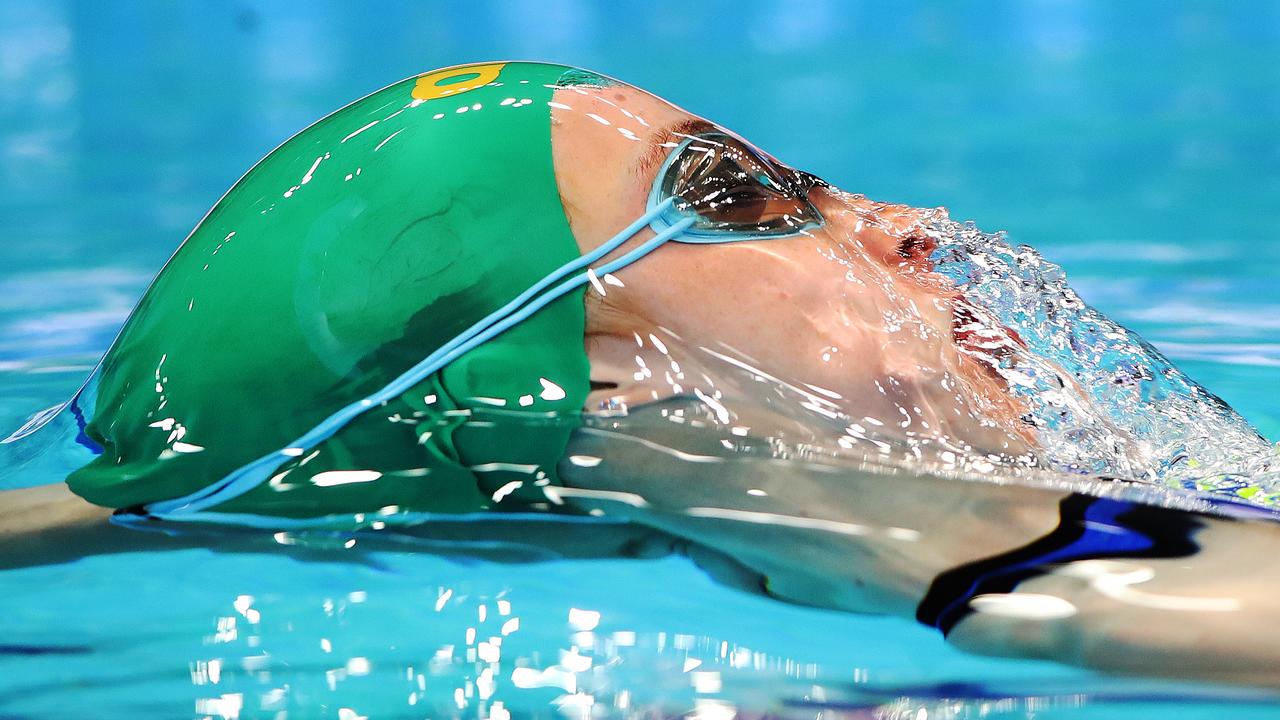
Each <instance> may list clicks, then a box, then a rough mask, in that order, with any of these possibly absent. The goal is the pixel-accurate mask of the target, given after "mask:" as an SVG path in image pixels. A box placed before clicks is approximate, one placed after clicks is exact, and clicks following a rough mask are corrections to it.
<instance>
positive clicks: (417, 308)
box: [67, 63, 600, 518]
mask: <svg viewBox="0 0 1280 720" xmlns="http://www.w3.org/2000/svg"><path fill="white" fill-rule="evenodd" d="M599 80H600V78H599V77H598V76H594V75H591V74H590V73H584V72H583V71H580V70H574V69H572V68H567V67H563V66H559V65H547V64H537V63H492V64H484V65H467V66H462V67H456V68H449V69H445V70H440V71H436V72H432V73H428V74H426V75H423V76H421V77H418V78H412V79H409V80H405V81H403V82H400V83H397V84H395V85H392V86H390V87H388V88H385V89H383V90H380V91H378V92H376V93H374V94H372V95H369V96H368V97H366V98H364V99H361V100H358V101H356V102H354V103H352V104H351V105H348V106H347V107H345V108H343V109H341V110H339V111H337V112H335V113H333V114H332V115H329V116H328V117H326V118H324V119H323V120H320V121H319V122H317V123H315V124H314V125H312V126H311V127H309V128H307V129H306V130H303V131H302V132H301V133H299V134H298V135H296V136H295V137H293V138H292V139H290V140H289V141H287V142H286V143H284V144H283V145H282V146H280V147H279V148H277V149H276V150H275V151H273V152H272V153H271V154H269V155H268V156H267V157H266V158H264V159H263V160H262V161H261V162H259V163H258V164H257V165H256V166H255V167H254V168H253V169H252V170H250V171H249V173H248V174H246V175H245V176H244V177H243V178H242V179H241V180H240V181H239V182H237V183H236V184H235V186H234V187H232V188H231V190H230V191H229V192H228V193H227V194H226V196H224V197H223V198H222V199H221V200H220V201H219V202H218V204H217V205H215V206H214V208H213V209H212V210H211V211H210V212H209V214H208V216H206V217H205V219H204V220H203V221H202V222H201V223H200V224H199V225H198V226H197V227H196V229H195V230H194V231H193V232H192V234H191V236H190V237H188V238H187V240H186V242H185V243H183V245H182V246H181V247H180V248H179V249H178V251H177V253H176V254H175V255H174V256H173V258H172V259H171V260H170V261H169V263H168V264H167V265H166V266H165V267H164V269H163V270H162V271H161V272H160V274H159V276H158V277H157V278H156V279H155V281H154V283H153V284H152V286H151V288H150V289H149V290H148V291H147V293H146V295H145V296H144V297H143V298H142V301H141V302H140V303H139V305H138V307H137V309H136V310H135V311H134V312H133V314H132V315H131V316H130V318H129V320H128V321H127V323H126V324H125V327H124V329H123V331H122V332H121V335H120V337H119V338H118V340H117V341H116V343H115V345H114V346H113V347H112V348H111V350H110V351H109V352H108V354H107V355H106V357H105V358H104V360H103V364H102V366H101V368H100V374H99V376H98V378H97V383H98V384H97V393H96V400H95V402H94V407H93V413H92V419H91V421H90V422H89V423H88V426H87V428H86V433H87V435H88V436H89V438H91V439H92V440H93V441H94V442H96V443H97V444H99V445H101V446H102V448H103V453H102V454H101V455H99V456H98V457H97V458H96V459H95V460H94V461H92V462H91V463H89V464H88V465H86V466H84V467H82V468H80V469H78V470H76V471H75V472H74V473H72V474H71V475H70V476H69V477H68V479H67V482H68V484H69V486H70V488H71V489H72V491H74V492H75V493H77V494H78V495H80V496H81V497H83V498H85V499H86V500H88V501H90V502H92V503H95V504H98V505H103V506H107V507H112V508H130V507H137V506H141V505H144V504H147V503H151V502H155V501H158V500H165V499H170V498H178V497H183V496H185V495H188V494H190V493H193V492H196V491H199V490H201V489H202V488H206V487H209V486H210V485H211V484H213V483H216V482H217V481H219V480H220V479H221V478H223V477H224V476H226V475H227V474H228V473H229V472H232V471H234V470H236V469H237V468H239V467H241V466H242V465H244V464H245V463H247V462H250V461H252V460H254V459H256V458H259V457H261V456H263V455H266V454H268V453H271V452H273V451H276V450H279V449H280V448H283V447H286V446H288V444H289V443H290V442H291V441H292V440H293V439H294V438H297V437H300V436H302V435H303V434H304V433H305V432H307V431H308V430H309V429H311V428H312V427H314V426H316V424H317V423H319V422H321V421H322V420H324V418H326V417H328V416H329V415H330V414H331V413H332V412H334V411H335V410H336V409H337V408H340V407H343V406H346V405H348V404H350V403H352V402H358V401H359V400H360V398H363V397H365V396H367V395H369V394H371V393H373V392H375V391H377V390H378V389H379V388H382V387H384V386H385V385H387V383H389V382H390V381H391V380H393V379H394V378H396V377H398V376H399V375H400V374H401V373H403V372H405V371H406V370H407V369H408V368H410V367H412V366H413V365H414V364H415V363H417V362H418V361H420V360H421V359H422V358H424V357H425V356H427V355H428V354H430V353H431V352H432V351H434V350H436V349H437V348H439V347H440V346H441V345H442V344H444V343H446V342H447V341H449V340H450V339H451V338H454V337H455V336H457V335H458V333H460V332H461V331H463V330H465V329H466V328H468V327H470V326H471V325H472V324H474V323H476V322H477V321H478V320H480V319H481V318H483V317H484V316H486V315H487V314H488V313H490V312H492V311H493V310H494V309H496V308H498V307H499V306H501V305H503V304H504V303H506V302H507V301H509V300H511V299H512V298H513V297H515V296H516V295H518V294H519V293H521V292H522V291H524V290H525V289H526V288H528V287H530V286H531V285H532V284H533V283H535V282H536V281H538V280H539V279H541V278H542V277H543V276H545V275H547V274H548V273H549V272H551V271H553V270H555V269H557V268H559V267H560V266H562V265H564V264H565V263H567V262H569V261H572V260H574V259H575V258H577V257H578V256H579V254H580V253H579V251H578V246H577V244H576V242H575V240H574V237H573V234H572V232H571V231H570V228H569V224H568V221H567V220H566V218H565V215H564V210H563V208H562V206H561V202H560V196H559V192H558V190H557V186H556V179H555V171H554V167H553V164H552V154H551V121H550V118H551V114H550V113H551V111H550V108H549V107H548V102H550V101H551V100H552V97H553V93H554V92H555V89H556V88H557V87H559V86H561V85H562V84H584V83H591V82H599ZM584 325H585V318H584V309H583V295H582V290H581V289H579V290H576V291H574V292H571V293H569V294H568V295H565V296H563V297H561V298H559V299H557V300H555V301H554V302H552V303H551V304H549V305H548V306H546V307H545V308H543V309H542V310H540V311H538V313H537V314H536V315H534V316H533V317H532V318H530V319H529V320H528V321H527V322H524V323H521V324H520V325H517V326H515V327H513V328H511V329H509V330H507V331H505V332H504V333H503V334H502V335H500V336H498V337H497V338H496V339H494V340H492V341H490V342H488V343H486V344H484V345H481V346H480V347H478V348H476V349H474V350H472V351H470V352H468V353H466V354H465V355H463V356H462V357H460V358H458V359H457V360H455V361H453V362H452V363H450V364H449V365H447V366H445V367H444V368H443V369H442V370H440V371H438V372H436V373H434V374H433V375H431V376H430V377H428V378H427V379H426V380H424V381H422V382H420V383H418V385H416V386H415V387H413V388H412V390H410V391H409V392H405V393H403V394H402V395H401V396H399V398H398V399H396V400H394V401H391V402H388V403H386V404H385V405H382V406H378V407H373V408H371V409H370V410H369V411H367V412H364V413H363V414H361V415H360V416H359V417H357V418H355V419H354V420H352V421H351V422H350V423H348V424H346V425H345V426H344V427H343V429H342V430H340V431H339V432H338V433H337V434H336V435H334V436H332V437H331V438H330V439H328V440H326V441H324V442H323V443H322V444H320V445H318V446H316V447H314V448H307V449H305V450H300V451H299V452H298V453H297V455H296V456H295V457H293V458H292V459H291V460H289V461H288V462H285V463H283V464H281V465H280V467H279V468H277V469H276V470H275V471H274V473H273V476H272V478H271V479H270V480H269V481H268V482H266V483H264V484H262V485H260V486H258V487H256V488H254V489H253V490H250V491H249V492H247V493H245V494H243V495H240V496H239V497H236V498H234V499H231V500H228V501H227V502H224V503H223V504H222V505H219V506H217V507H215V508H213V509H214V510H216V511H219V512H238V513H252V514H258V515H273V516H281V517H293V518H301V517H314V516H320V515H328V514H335V513H359V512H376V511H378V510H380V509H383V510H384V512H390V511H386V510H385V508H387V507H389V506H394V507H395V508H397V509H400V510H404V511H429V512H468V511H475V510H481V509H485V508H488V507H491V506H492V505H494V504H495V502H497V501H498V500H500V499H502V498H509V499H516V498H523V499H524V500H525V501H537V500H541V499H542V493H541V492H540V490H539V486H540V485H546V484H548V483H552V482H555V467H556V463H557V462H558V460H559V459H560V457H561V455H562V454H563V452H564V448H565V445H566V443H567V441H568V436H569V433H570V432H572V430H573V428H574V427H576V426H577V422H578V417H579V412H580V410H581V408H582V404H583V402H584V400H585V397H586V394H587V392H588V390H589V368H588V364H587V358H586V354H585V351H584V349H583V335H584ZM509 499H508V500H505V501H507V502H509V501H510V500H509Z"/></svg>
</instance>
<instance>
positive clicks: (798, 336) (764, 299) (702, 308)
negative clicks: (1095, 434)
mask: <svg viewBox="0 0 1280 720" xmlns="http://www.w3.org/2000/svg"><path fill="white" fill-rule="evenodd" d="M556 103H557V105H559V106H560V107H554V108H553V113H552V145H553V152H554V156H555V168H556V177H557V182H558V184H559V189H560V195H561V199H562V201H563V204H564V208H565V212H566V214H567V216H568V218H569V222H570V225H571V226H572V228H573V232H574V235H575V237H576V239H577V241H578V244H579V246H580V247H581V249H582V250H583V251H584V252H586V251H589V250H591V249H594V248H596V247H598V246H599V245H601V244H602V243H604V242H605V241H607V240H608V239H610V238H611V237H613V236H614V234H615V233H617V232H618V231H619V230H620V229H621V228H623V227H625V226H626V225H628V224H630V223H631V222H632V221H634V220H635V219H636V218H638V217H640V216H641V215H643V214H644V212H645V210H646V201H647V198H648V195H649V192H650V189H651V188H652V187H653V185H654V182H655V178H656V176H657V174H658V173H659V172H660V169H661V166H662V164H663V161H664V160H665V159H666V158H667V156H668V154H669V153H670V152H671V151H672V148H673V147H674V146H675V145H676V144H678V143H679V142H680V141H682V140H684V139H685V138H686V137H688V136H697V135H700V134H704V133H707V132H711V131H715V132H727V131H725V130H724V129H723V128H720V127H718V126H716V125H714V124H712V123H709V122H708V121H706V120H703V119H702V118H698V117H696V116H694V115H691V114H689V113H687V112H685V111H683V110H681V109H680V108H677V107H675V106H674V105H671V104H670V103H667V102H666V101H664V100H662V99H660V98H657V97H655V96H653V95H650V94H648V93H645V92H643V91H641V90H638V89H636V88H633V87H630V86H626V85H614V86H609V87H578V88H563V89H560V90H558V91H557V92H556ZM804 192H806V193H807V200H808V202H809V203H811V205H812V207H814V208H816V209H817V211H818V212H820V213H821V216H822V218H823V219H824V223H823V225H822V226H821V227H817V228H814V229H811V230H808V231H806V232H805V233H804V234H800V235H795V236H791V237H785V238H777V239H770V240H753V241H746V242H733V243H727V244H713V245H686V244H679V243H668V244H666V245H665V246H663V247H662V248H660V249H659V250H657V251H656V252H654V253H653V254H651V255H649V256H648V257H646V258H644V259H643V260H640V261H639V262H637V263H634V264H632V265H630V266H628V267H626V268H625V269H623V270H622V271H620V272H619V273H618V279H620V280H621V281H622V283H623V286H622V287H617V286H613V285H611V286H608V287H607V288H606V291H607V294H606V295H604V296H601V295H600V294H599V292H597V291H593V290H591V289H588V291H587V351H588V355H589V356H590V360H591V366H592V381H593V383H597V384H598V386H599V387H605V388H607V389H605V390H602V391H599V392H596V393H593V395H592V397H591V398H590V399H589V401H588V409H593V406H595V407H599V405H600V403H602V402H607V401H608V400H609V399H610V398H613V399H615V401H616V400H617V399H619V398H620V399H621V400H622V401H623V402H632V403H634V402H641V401H645V400H650V399H652V398H653V397H654V396H655V394H657V395H658V396H661V395H662V394H663V390H662V387H661V385H662V383H661V382H656V381H653V380H648V381H638V380H637V379H636V378H637V377H638V375H637V374H636V373H635V370H636V362H635V360H634V356H635V355H636V345H635V340H634V338H635V334H634V333H639V334H640V336H641V337H644V336H645V335H646V334H647V333H649V332H652V331H653V330H654V329H655V328H657V327H661V328H664V329H665V330H668V331H670V332H671V333H673V334H674V335H675V336H677V337H680V338H683V339H684V340H685V344H686V346H687V347H691V348H696V347H699V346H706V347H714V348H716V349H717V350H719V351H721V352H724V351H726V347H727V348H732V350H733V351H735V352H737V353H739V354H740V356H741V357H743V358H750V359H751V360H752V362H753V364H754V366H755V367H759V368H761V369H764V370H765V371H767V372H768V373H770V374H771V375H774V376H775V377H778V378H780V379H782V380H784V381H786V382H789V383H792V384H808V385H811V386H816V387H819V388H822V389H824V390H826V391H828V393H830V394H831V395H828V396H839V400H838V401H837V403H838V404H839V405H840V408H841V410H842V411H843V412H844V413H845V414H846V415H847V416H848V417H850V418H851V419H852V420H854V421H860V420H861V419H862V418H864V417H870V418H873V419H874V420H880V421H883V422H886V423H889V422H892V423H894V424H895V425H896V426H897V427H898V428H900V429H901V431H902V432H906V433H910V434H913V435H917V436H924V437H945V438H949V439H951V440H952V441H954V442H955V444H958V445H960V446H962V447H963V446H965V445H970V446H972V447H974V448H975V449H978V450H981V451H984V452H1003V453H1008V454H1015V455H1016V454H1022V453H1024V452H1026V451H1027V448H1028V443H1029V441H1028V439H1027V436H1026V435H1025V430H1024V429H1023V428H1022V427H1021V426H1020V424H1019V422H1018V419H1017V418H1018V416H1019V414H1020V412H1019V409H1018V407H1017V406H1016V404H1015V402H1014V401H1013V400H1011V399H1010V398H1009V395H1008V393H1007V389H1006V388H1005V386H1004V384H1003V381H1001V380H1000V379H999V377H998V376H997V375H996V374H995V373H993V372H992V371H991V368H990V364H991V362H992V360H993V358H992V357H990V356H989V355H984V352H988V351H984V350H983V349H982V348H981V347H979V345H980V343H978V342H975V341H974V340H973V333H972V332H971V331H967V330H966V329H965V325H967V324H971V323H972V319H971V317H970V315H969V314H968V313H967V312H966V311H965V308H964V307H963V306H962V304H961V301H960V300H959V297H958V294H957V293H956V291H955V289H954V288H953V287H952V286H951V284H950V283H949V281H947V280H946V279H945V278H943V277H941V276H940V275H937V274H935V273H933V272H932V265H931V263H930V262H929V260H928V257H927V256H928V254H929V252H930V250H931V242H930V241H929V240H928V238H927V237H926V236H925V235H923V234H922V233H920V232H919V231H918V229H914V228H913V225H914V224H915V223H916V222H917V221H918V220H919V218H920V216H919V213H918V211H915V210H913V209H912V208H908V207H906V206H900V205H887V204H883V203H875V202H871V201H869V200H867V199H865V198H863V197H861V196H855V195H850V194H848V193H844V192H842V191H840V190H838V189H836V188H834V187H827V186H822V185H817V186H814V187H812V188H806V189H805V190H804ZM651 236H652V233H651V232H650V231H648V230H645V231H643V232H642V233H641V236H640V238H647V237H651ZM640 238H637V239H635V240H633V241H632V243H636V242H640ZM628 247H630V246H628ZM638 383H639V386H638ZM695 384H696V383H695ZM613 386H616V387H613ZM684 390H685V391H686V392H687V391H689V390H690V388H689V387H687V386H686V387H685V388H684ZM672 392H673V391H667V392H666V393H665V394H672Z"/></svg>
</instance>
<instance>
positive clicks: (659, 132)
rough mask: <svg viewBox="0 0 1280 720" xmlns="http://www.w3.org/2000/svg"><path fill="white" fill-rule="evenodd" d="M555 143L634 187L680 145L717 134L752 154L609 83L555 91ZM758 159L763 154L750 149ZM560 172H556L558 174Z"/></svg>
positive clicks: (671, 107)
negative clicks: (585, 150) (588, 151)
mask: <svg viewBox="0 0 1280 720" xmlns="http://www.w3.org/2000/svg"><path fill="white" fill-rule="evenodd" d="M552 123H553V127H554V128H555V130H554V133H555V135H556V136H558V137H557V139H556V142H557V143H563V142H565V140H566V139H568V138H570V137H572V138H573V139H572V140H570V142H573V143H574V144H577V145H581V146H583V147H590V148H592V150H593V154H595V156H596V159H597V160H601V161H604V162H607V163H608V164H609V165H610V166H612V168H611V169H614V170H617V169H619V168H622V167H625V168H626V170H627V172H626V173H625V174H622V175H621V177H625V178H627V179H629V180H633V181H634V182H636V183H637V184H638V185H637V186H643V187H647V185H648V184H649V183H652V182H653V179H654V176H655V174H656V173H657V170H658V168H659V167H660V166H661V165H662V163H663V162H664V161H665V160H666V158H667V156H668V155H669V154H670V153H671V150H672V149H673V148H675V147H676V146H677V145H679V144H680V143H681V142H683V141H685V140H687V139H691V138H695V137H698V136H702V135H706V134H708V133H720V134H724V135H727V136H729V137H732V138H735V139H737V140H738V141H739V142H741V143H743V144H744V145H748V146H751V147H753V148H755V146H754V145H752V143H750V142H749V141H748V140H746V139H745V138H743V137H742V136H740V135H738V134H737V133H735V132H733V131H732V130H729V129H728V128H725V127H724V126H722V125H720V124H718V123H716V122H713V121H711V120H708V119H706V118H704V117H700V116H698V115H695V114H693V113H691V112H689V111H687V110H685V109H684V108H681V107H680V106H678V105H676V104H674V103H672V102H670V101H668V100H666V99H664V98H662V97H660V96H658V95H655V94H654V93H651V92H649V91H647V90H644V89H642V88H638V87H636V86H634V85H630V84H628V83H624V82H621V81H617V80H612V79H609V80H607V82H606V83H604V84H598V85H574V86H569V87H562V88H559V89H558V90H557V91H556V93H555V102H554V104H553V105H552ZM755 149H756V150H757V151H758V152H760V153H761V154H762V155H765V156H767V157H770V159H774V158H772V156H770V155H769V154H768V153H766V152H764V151H762V150H760V149H759V148H755ZM559 171H560V168H559V167H558V168H557V174H559Z"/></svg>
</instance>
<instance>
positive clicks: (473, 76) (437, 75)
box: [413, 63, 507, 100]
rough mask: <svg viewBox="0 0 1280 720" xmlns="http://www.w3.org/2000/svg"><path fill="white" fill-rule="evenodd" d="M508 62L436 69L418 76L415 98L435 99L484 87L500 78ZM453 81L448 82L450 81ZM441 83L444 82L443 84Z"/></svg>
mask: <svg viewBox="0 0 1280 720" xmlns="http://www.w3.org/2000/svg"><path fill="white" fill-rule="evenodd" d="M506 65H507V64H506V63H489V64H488V65H463V66H462V67H456V68H448V69H446V70H436V71H435V72H431V73H427V74H426V75H423V76H422V77H420V78H418V82H417V83H415V84H414V86H413V98H414V99H415V100H435V99H436V98H442V97H448V96H450V95H457V94H459V93H464V92H467V91H468V90H475V89H476V88H478V87H484V86H485V85H488V84H489V83H491V82H493V81H494V80H497V79H498V73H500V72H502V68H504V67H506ZM450 80H451V81H452V82H448V81H450ZM441 83H444V84H443V85H442V84H441Z"/></svg>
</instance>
